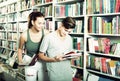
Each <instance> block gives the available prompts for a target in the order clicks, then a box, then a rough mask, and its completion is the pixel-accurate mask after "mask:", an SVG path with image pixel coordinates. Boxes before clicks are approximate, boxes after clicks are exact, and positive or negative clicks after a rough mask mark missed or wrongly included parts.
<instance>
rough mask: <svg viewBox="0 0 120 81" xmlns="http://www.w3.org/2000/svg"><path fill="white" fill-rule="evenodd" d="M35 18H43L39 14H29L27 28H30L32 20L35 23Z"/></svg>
mask: <svg viewBox="0 0 120 81" xmlns="http://www.w3.org/2000/svg"><path fill="white" fill-rule="evenodd" d="M37 17H44V15H43V14H42V13H41V12H37V11H36V12H31V13H30V14H29V16H28V28H31V27H32V26H33V25H32V22H31V21H32V20H33V21H35V20H36V19H37Z"/></svg>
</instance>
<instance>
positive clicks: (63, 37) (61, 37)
mask: <svg viewBox="0 0 120 81" xmlns="http://www.w3.org/2000/svg"><path fill="white" fill-rule="evenodd" d="M56 32H57V35H58V37H59V38H60V39H62V40H64V39H65V36H62V35H61V34H60V31H59V30H56Z"/></svg>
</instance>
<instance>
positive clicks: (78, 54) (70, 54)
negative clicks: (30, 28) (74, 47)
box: [62, 51, 82, 59]
mask: <svg viewBox="0 0 120 81" xmlns="http://www.w3.org/2000/svg"><path fill="white" fill-rule="evenodd" d="M81 54H82V53H76V52H74V51H71V52H68V53H66V54H64V56H63V57H62V58H66V59H72V58H77V57H79V56H81Z"/></svg>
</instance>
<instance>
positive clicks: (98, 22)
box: [88, 16, 120, 34]
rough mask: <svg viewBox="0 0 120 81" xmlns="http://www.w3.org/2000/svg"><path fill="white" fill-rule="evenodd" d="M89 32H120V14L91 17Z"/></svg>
mask: <svg viewBox="0 0 120 81" xmlns="http://www.w3.org/2000/svg"><path fill="white" fill-rule="evenodd" d="M88 32H89V33H97V34H119V33H120V16H113V17H112V16H108V17H89V20H88Z"/></svg>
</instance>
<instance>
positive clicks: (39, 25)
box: [32, 17, 45, 31]
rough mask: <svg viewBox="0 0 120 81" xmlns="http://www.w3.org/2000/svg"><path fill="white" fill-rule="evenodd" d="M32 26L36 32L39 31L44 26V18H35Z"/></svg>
mask: <svg viewBox="0 0 120 81" xmlns="http://www.w3.org/2000/svg"><path fill="white" fill-rule="evenodd" d="M32 25H33V27H34V29H35V30H36V31H41V29H42V28H44V26H45V19H44V17H37V18H36V20H35V21H32Z"/></svg>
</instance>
